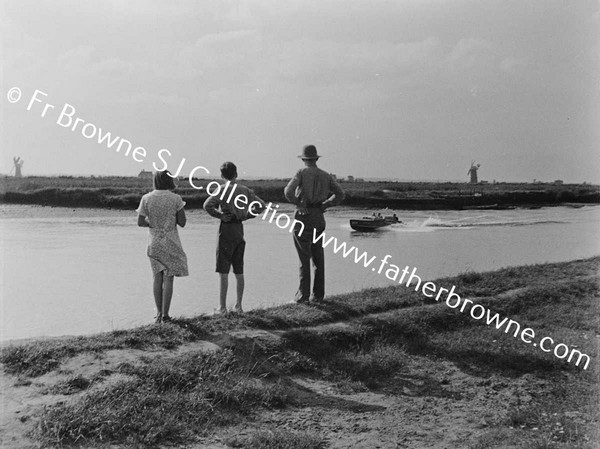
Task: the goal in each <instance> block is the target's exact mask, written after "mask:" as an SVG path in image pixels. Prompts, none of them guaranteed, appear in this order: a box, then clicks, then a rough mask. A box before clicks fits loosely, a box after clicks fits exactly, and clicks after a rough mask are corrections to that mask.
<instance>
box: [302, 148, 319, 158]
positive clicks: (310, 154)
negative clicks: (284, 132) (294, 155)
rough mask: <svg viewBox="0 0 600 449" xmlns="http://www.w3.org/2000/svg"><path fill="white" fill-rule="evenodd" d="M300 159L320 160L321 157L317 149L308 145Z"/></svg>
mask: <svg viewBox="0 0 600 449" xmlns="http://www.w3.org/2000/svg"><path fill="white" fill-rule="evenodd" d="M298 157H299V158H301V159H319V158H320V157H321V156H319V155H318V154H317V148H316V147H315V146H314V145H306V146H305V147H304V148H303V149H302V154H301V155H300V156H298Z"/></svg>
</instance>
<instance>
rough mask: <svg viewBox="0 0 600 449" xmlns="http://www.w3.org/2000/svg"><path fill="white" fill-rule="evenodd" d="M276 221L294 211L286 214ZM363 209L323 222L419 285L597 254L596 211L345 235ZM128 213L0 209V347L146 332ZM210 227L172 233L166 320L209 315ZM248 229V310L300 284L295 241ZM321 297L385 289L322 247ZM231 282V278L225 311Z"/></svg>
mask: <svg viewBox="0 0 600 449" xmlns="http://www.w3.org/2000/svg"><path fill="white" fill-rule="evenodd" d="M280 210H281V211H282V212H283V213H288V214H290V215H291V214H292V211H291V209H289V206H288V208H287V209H286V208H285V206H282V208H281V209H280ZM364 213H365V212H364V211H360V210H356V209H348V208H341V209H337V210H335V211H329V212H328V213H327V231H326V232H327V234H328V235H331V236H335V237H336V238H337V239H338V241H339V242H340V243H341V242H346V244H347V245H348V247H350V246H356V247H357V248H358V249H359V250H360V252H362V251H367V252H368V254H369V257H371V256H376V257H377V259H376V261H375V262H373V264H376V266H377V267H378V266H379V259H381V258H383V257H384V256H385V255H390V256H391V258H390V263H393V264H396V265H398V266H399V267H402V268H403V267H405V266H407V265H408V266H409V267H410V268H411V269H412V268H413V267H416V268H417V274H418V275H419V276H421V277H422V278H423V279H435V278H438V277H442V276H448V275H455V274H458V273H462V272H465V271H484V270H490V269H497V268H501V267H506V266H513V265H521V264H531V263H541V262H557V261H566V260H573V259H577V258H585V257H590V256H595V255H599V254H600V239H599V238H598V237H599V232H598V231H599V230H600V208H598V207H594V206H586V207H583V208H581V209H573V208H567V207H553V208H542V209H538V210H522V209H516V210H507V211H435V212H432V211H409V212H407V211H398V212H397V214H398V216H399V217H400V219H401V220H402V221H403V222H404V224H402V225H394V226H390V227H388V228H385V229H383V230H380V231H378V232H375V233H358V232H355V231H352V229H351V228H350V226H349V224H348V220H349V219H350V218H355V217H360V216H362V215H363V214H364ZM136 219H137V217H136V214H135V212H133V211H132V212H128V211H111V210H94V209H67V208H48V207H32V206H7V205H5V206H1V208H0V231H1V236H2V237H1V238H0V239H1V240H0V257H1V259H0V264H1V266H2V277H1V280H0V281H1V284H0V293H1V296H2V300H1V305H2V331H1V335H0V339H2V340H8V339H18V338H29V337H38V336H56V335H73V334H89V333H96V332H99V331H107V330H113V329H123V328H129V327H133V326H136V325H141V324H147V323H149V322H151V321H152V317H153V316H154V314H155V312H154V301H153V299H152V275H151V271H150V264H149V261H148V258H147V257H146V255H145V254H146V242H147V232H148V231H147V229H143V228H138V227H137V226H136ZM217 226H218V224H217V221H216V220H214V219H212V218H211V217H209V216H208V215H207V214H206V213H205V212H203V211H189V212H188V224H187V226H186V227H185V228H184V229H180V236H181V240H182V242H183V246H184V249H185V251H186V253H187V255H188V261H189V268H190V276H189V277H186V278H176V279H175V292H174V296H173V302H172V308H171V314H172V315H173V316H176V317H177V316H187V317H189V316H194V315H198V314H201V313H212V312H213V311H214V309H215V308H216V307H217V305H218V293H219V292H218V279H217V275H216V273H215V272H214V268H215V260H214V259H215V245H216V233H217ZM245 230H246V240H247V242H248V243H247V247H246V258H245V261H246V266H245V273H246V292H245V295H244V306H245V308H246V309H252V308H255V307H264V306H269V305H275V304H282V303H286V302H289V301H290V300H291V299H292V298H293V296H294V293H295V291H296V288H297V283H298V265H297V256H296V253H295V250H294V247H293V243H292V237H291V235H290V233H289V232H287V230H285V229H280V228H278V227H277V226H275V225H274V223H268V222H265V221H261V220H260V219H255V220H252V221H249V222H247V224H246V225H245ZM325 254H326V272H327V286H326V288H327V294H330V295H331V294H336V293H344V292H351V291H355V290H359V289H362V288H365V287H373V286H387V285H391V284H392V281H390V280H388V279H387V278H386V277H385V276H384V275H383V273H382V274H377V273H376V272H374V271H372V270H371V268H370V267H369V268H365V267H364V266H362V265H360V264H356V263H355V262H354V261H353V260H350V258H347V259H344V258H343V257H342V256H341V255H340V254H334V253H333V251H332V249H331V248H329V247H328V248H326V249H325ZM234 293H235V281H234V278H233V276H231V279H230V292H229V304H230V306H233V303H234Z"/></svg>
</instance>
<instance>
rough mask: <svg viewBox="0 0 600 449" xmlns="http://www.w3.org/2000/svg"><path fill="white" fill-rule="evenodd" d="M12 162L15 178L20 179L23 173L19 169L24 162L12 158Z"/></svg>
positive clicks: (18, 158)
mask: <svg viewBox="0 0 600 449" xmlns="http://www.w3.org/2000/svg"><path fill="white" fill-rule="evenodd" d="M13 162H14V164H15V178H20V177H22V176H23V173H21V167H23V164H24V163H25V161H24V160H23V159H21V158H20V157H13Z"/></svg>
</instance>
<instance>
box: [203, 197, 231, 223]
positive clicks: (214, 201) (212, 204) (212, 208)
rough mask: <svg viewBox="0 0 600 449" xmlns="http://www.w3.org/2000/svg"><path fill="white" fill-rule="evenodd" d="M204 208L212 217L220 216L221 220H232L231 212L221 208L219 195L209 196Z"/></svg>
mask: <svg viewBox="0 0 600 449" xmlns="http://www.w3.org/2000/svg"><path fill="white" fill-rule="evenodd" d="M203 207H204V210H205V211H206V212H208V214H209V215H210V216H212V217H215V218H218V219H219V220H221V221H231V218H232V217H231V214H229V213H226V214H225V213H223V212H222V211H221V210H219V209H220V207H221V203H220V201H219V199H218V198H217V197H214V196H209V197H208V198H207V199H206V201H205V202H204V206H203Z"/></svg>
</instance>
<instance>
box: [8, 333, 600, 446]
mask: <svg viewBox="0 0 600 449" xmlns="http://www.w3.org/2000/svg"><path fill="white" fill-rule="evenodd" d="M344 325H345V324H344V323H337V324H328V325H325V326H344ZM282 333H283V332H280V331H278V332H266V331H259V330H250V331H238V332H233V333H229V334H226V335H220V336H213V337H211V341H201V342H196V343H193V344H187V345H184V346H181V347H179V348H178V349H177V350H175V351H176V352H179V353H181V352H185V351H213V350H216V349H219V348H223V347H227V346H229V345H231V344H233V343H239V342H242V341H244V340H246V341H248V340H253V339H261V340H269V339H279V338H281V337H280V336H281V334H282ZM173 354H174V351H167V350H157V351H143V350H133V349H128V350H112V351H107V352H105V353H102V354H81V355H78V356H76V357H73V358H71V359H68V360H66V361H65V362H64V363H63V364H62V365H61V366H60V368H59V369H57V370H55V371H53V372H51V373H48V374H46V375H43V376H40V377H36V378H19V377H15V376H11V375H8V374H6V373H4V372H3V373H2V374H1V377H0V384H1V388H2V396H3V397H2V404H3V409H2V415H1V420H0V444H1V447H2V448H14V449H23V448H37V447H40V446H39V445H38V444H37V443H36V442H34V441H33V440H31V439H30V438H29V437H28V436H27V434H28V432H30V431H31V430H32V429H33V428H34V426H35V425H36V422H37V416H38V413H39V411H40V409H41V408H42V407H44V406H45V405H50V404H56V403H59V402H62V401H69V400H73V399H75V398H77V396H78V395H79V394H82V393H74V394H72V395H68V396H66V395H56V394H51V393H50V391H49V390H50V388H51V387H52V386H53V385H56V384H57V383H59V382H61V381H64V380H66V379H67V378H69V377H72V376H73V375H74V374H80V375H82V376H84V377H86V378H91V377H93V376H94V375H96V374H100V373H111V372H112V373H116V371H117V369H116V368H117V366H118V365H119V364H121V363H123V362H129V363H132V364H135V363H137V362H138V361H139V360H140V359H141V358H142V357H148V356H150V357H152V358H156V357H170V356H173ZM406 362H407V363H406V366H405V367H404V369H402V370H401V371H399V372H397V373H396V374H395V375H393V376H392V377H390V378H389V379H388V380H387V382H385V383H384V384H383V385H382V386H381V387H380V388H379V389H377V391H375V392H374V391H359V392H349V393H345V392H342V391H340V390H339V389H338V388H337V387H336V386H335V385H333V384H331V383H328V382H325V381H322V380H315V379H310V378H305V377H291V378H289V382H293V383H295V384H296V387H297V389H298V390H299V391H301V394H300V397H299V405H298V406H295V407H288V408H285V409H277V410H266V411H264V410H261V411H257V412H256V413H255V414H254V416H251V417H250V420H249V421H247V422H245V423H243V424H238V425H234V426H229V427H227V428H224V429H217V430H216V431H215V432H214V433H212V434H211V435H209V436H208V437H205V438H203V439H202V440H199V441H198V442H197V443H195V444H193V445H191V446H188V447H192V448H215V449H216V448H225V447H227V446H226V445H225V441H227V440H228V439H229V440H231V439H232V438H237V439H238V440H239V439H241V440H243V439H244V437H248V436H250V435H252V434H253V433H254V432H256V431H257V430H270V429H279V430H282V429H287V430H292V431H306V432H310V433H311V434H318V435H321V436H322V437H323V438H324V439H325V440H326V441H327V442H328V445H329V446H328V447H331V448H349V447H351V448H354V449H358V448H365V449H366V448H440V449H441V448H463V447H469V446H471V445H472V444H473V442H474V441H477V440H478V439H479V438H481V437H482V436H484V435H486V434H488V433H489V432H494V433H497V435H495V436H494V439H495V440H498V441H500V440H501V439H502V438H503V436H502V431H501V430H497V429H498V427H496V429H493V427H494V426H495V425H498V424H499V423H501V422H502V421H504V420H505V418H506V417H505V416H504V415H503V413H504V411H505V410H507V409H509V408H510V406H514V405H518V404H520V405H523V404H527V403H528V402H529V401H531V399H532V397H533V396H534V395H536V394H537V393H541V392H543V391H547V390H548V388H551V385H548V384H547V383H546V381H543V380H540V379H538V378H536V377H534V376H532V375H524V376H522V377H520V378H518V379H513V380H511V381H510V382H507V379H506V378H502V377H496V376H492V377H489V378H482V377H480V376H473V375H470V374H468V373H466V372H465V370H464V368H463V369H459V368H458V367H457V366H455V365H454V364H453V363H451V362H448V361H444V360H431V359H428V358H425V357H419V356H411V357H410V358H408V359H407V361H406ZM567 375H568V374H565V376H567ZM120 376H122V375H121V374H111V375H108V376H107V377H105V382H114V381H116V380H118V379H119V378H120ZM103 384H104V385H106V383H104V382H103ZM91 388H95V386H92V387H91ZM572 413H573V414H574V416H576V417H577V418H578V419H580V420H581V422H582V423H586V422H588V421H590V420H591V419H592V418H591V417H589V416H585V415H584V414H581V413H579V412H578V411H576V410H574V411H573V412H572ZM504 428H505V429H506V432H509V431H510V430H509V429H508V428H506V426H504ZM528 431H529V432H532V431H533V432H535V430H531V429H530V430H528ZM498 432H500V433H498ZM511 432H513V435H514V430H512V431H511ZM481 447H485V446H481ZM495 447H497V446H495ZM502 447H506V448H511V447H519V446H514V445H511V444H510V443H509V442H508V440H507V444H506V445H504V446H502Z"/></svg>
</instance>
